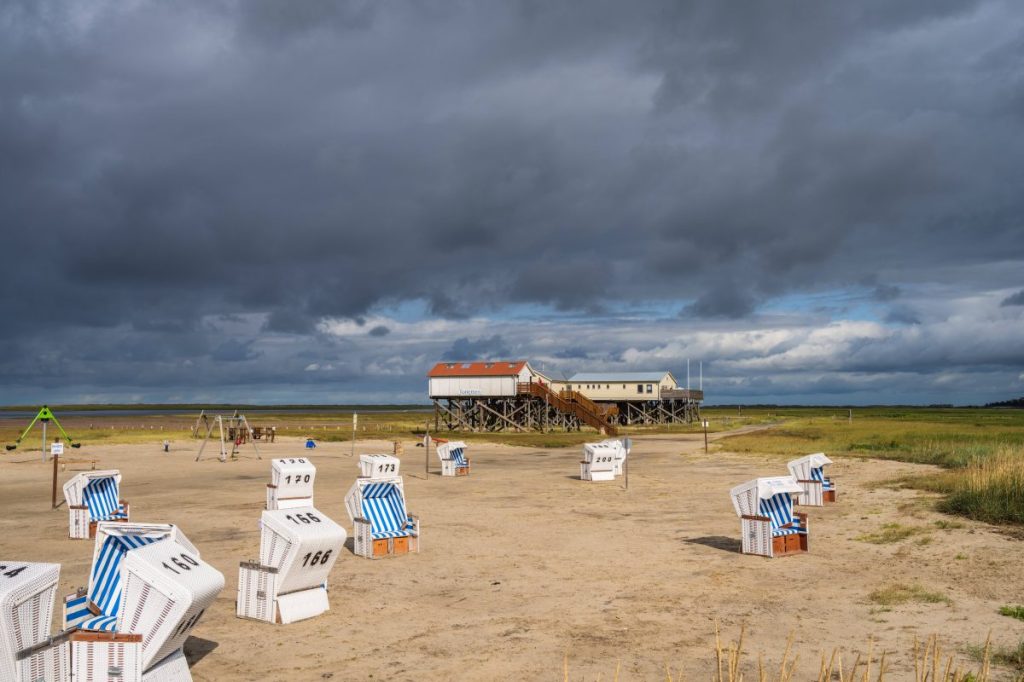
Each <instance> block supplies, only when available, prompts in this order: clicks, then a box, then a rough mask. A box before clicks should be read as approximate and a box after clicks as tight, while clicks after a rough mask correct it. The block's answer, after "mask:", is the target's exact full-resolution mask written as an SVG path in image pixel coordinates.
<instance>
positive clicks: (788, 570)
mask: <svg viewBox="0 0 1024 682" xmlns="http://www.w3.org/2000/svg"><path fill="white" fill-rule="evenodd" d="M404 446H405V454H404V455H403V457H402V462H403V465H402V466H403V473H404V475H405V484H406V494H407V498H408V507H409V510H410V512H412V513H414V514H418V515H419V516H420V518H421V521H422V540H421V541H422V551H421V553H420V554H417V555H409V556H404V557H398V558H393V559H387V560H381V561H370V560H367V559H362V558H359V557H356V556H355V555H353V554H352V553H351V538H350V539H349V541H348V546H347V549H346V551H345V553H344V555H343V556H342V557H341V558H340V559H339V561H338V563H337V565H336V566H335V568H334V571H333V573H332V575H331V577H330V580H329V590H330V600H331V609H330V611H329V612H328V613H326V614H324V615H323V616H321V617H318V618H315V619H312V620H308V621H304V622H300V623H296V624H293V625H289V626H275V625H270V624H265V623H259V622H253V621H247V620H240V619H238V618H236V617H235V615H234V613H235V611H234V601H235V590H236V585H237V579H238V563H239V561H242V560H246V559H250V558H253V557H255V556H256V555H257V553H258V548H259V532H258V522H259V517H260V512H261V510H262V508H263V505H264V499H265V495H264V485H265V483H267V482H268V481H269V470H270V462H269V460H270V459H271V458H273V457H282V456H294V455H298V454H308V453H306V452H305V451H304V450H303V449H302V441H299V440H297V439H296V440H292V439H278V442H276V443H274V444H263V445H261V446H260V449H261V452H262V457H263V459H262V461H261V460H258V459H256V458H255V453H254V451H253V450H252V448H251V447H244V448H243V450H242V457H241V458H239V459H238V460H237V461H229V462H227V463H221V462H219V461H218V460H217V459H216V454H215V453H211V452H209V451H208V452H207V453H206V456H207V457H206V459H204V460H203V461H201V462H198V463H197V462H194V461H193V460H194V458H195V453H196V450H197V448H198V442H197V441H190V440H177V441H174V442H172V445H171V452H170V453H169V454H164V453H163V452H162V451H161V448H160V445H159V443H152V444H143V445H108V446H102V447H100V446H88V445H87V446H84V447H83V448H82V449H80V450H74V451H70V452H69V457H68V458H67V459H68V461H67V462H66V463H65V464H64V468H65V469H64V471H62V472H61V477H60V482H61V483H63V481H65V480H67V479H68V478H70V477H71V476H72V475H73V474H74V472H75V471H78V470H83V469H88V468H90V467H92V466H93V463H95V468H97V469H99V468H117V469H120V470H121V472H122V473H123V476H124V481H123V484H122V497H124V498H125V499H127V500H128V501H129V502H130V503H131V511H132V520H134V521H151V522H173V523H176V524H178V525H179V526H180V527H181V528H182V529H183V531H184V532H185V533H186V534H187V535H188V537H189V538H190V539H191V540H192V542H193V543H195V545H196V546H197V547H198V548H199V550H200V552H201V553H202V556H203V558H204V559H205V560H206V561H208V562H209V563H211V564H212V565H213V566H215V567H216V568H218V569H219V570H220V571H222V572H223V573H224V576H225V579H226V583H227V584H226V586H225V589H224V591H223V592H222V593H221V595H220V597H219V598H218V600H217V602H216V604H215V606H214V607H213V608H212V609H210V610H209V612H208V613H207V614H206V616H205V618H204V619H203V621H202V622H201V623H200V624H199V626H198V627H197V628H196V630H195V635H196V636H195V637H193V638H192V639H191V640H190V641H189V644H188V645H187V646H186V652H187V654H188V655H189V658H190V660H191V661H192V662H193V668H192V674H193V676H194V678H195V679H196V680H197V681H200V680H201V681H213V680H220V681H230V680H255V679H267V680H320V679H335V680H363V679H392V680H504V679H524V680H539V679H548V680H555V679H559V680H560V679H562V676H563V665H564V663H565V661H566V660H567V661H568V669H569V674H570V678H571V679H574V680H578V679H586V680H594V679H597V678H598V676H599V675H600V676H601V679H605V680H609V679H612V676H613V675H614V672H615V669H616V665H617V664H620V665H621V671H620V679H621V680H640V679H656V678H660V679H665V671H666V665H667V666H669V667H670V669H671V670H672V671H673V674H674V671H679V670H681V671H683V672H684V673H685V674H686V676H687V677H688V678H693V679H707V678H708V675H709V673H710V671H711V670H712V668H713V665H714V627H715V622H716V620H717V621H718V622H719V623H720V625H721V628H722V632H723V636H724V637H727V638H730V639H732V638H735V637H736V636H737V635H738V634H739V629H740V626H741V624H743V623H745V624H746V626H747V628H746V644H745V647H744V648H745V650H746V651H748V652H750V656H748V658H747V660H746V665H747V666H749V669H751V670H753V669H754V666H756V660H757V654H758V653H763V655H764V658H765V661H766V663H771V664H772V665H774V666H775V667H777V665H778V661H779V659H780V658H781V655H782V651H783V649H784V648H785V645H786V640H787V637H788V636H789V635H790V633H792V634H793V637H794V644H793V651H794V652H795V653H797V654H799V655H800V664H799V668H798V670H800V671H802V672H803V675H800V674H798V675H797V678H798V679H806V678H807V677H812V676H814V675H816V674H817V668H818V662H819V660H820V656H821V652H822V651H825V652H828V653H831V651H832V649H833V648H835V647H840V648H842V649H843V651H844V652H852V651H866V650H867V646H868V641H869V638H872V637H873V638H874V640H875V644H874V651H875V655H876V656H877V655H878V653H880V651H881V650H883V649H884V650H886V651H888V652H890V653H889V654H888V662H889V665H890V666H891V668H890V669H891V674H892V677H891V679H911V678H912V674H913V673H912V660H911V656H910V649H911V647H912V642H913V639H914V637H915V636H916V637H917V638H919V639H923V638H925V637H927V636H928V635H930V634H933V633H934V634H938V635H939V636H940V637H941V638H942V642H943V646H944V648H945V649H946V650H947V652H948V653H951V654H957V655H959V656H960V657H961V658H965V655H964V654H963V653H962V652H963V651H964V649H965V647H967V646H968V645H980V644H982V643H983V642H984V641H985V638H986V636H987V635H988V633H989V631H992V633H993V639H994V640H995V641H996V642H999V643H1002V644H1006V645H1010V644H1015V643H1016V642H1017V641H1019V639H1020V638H1021V637H1022V636H1024V623H1022V622H1019V621H1014V620H1012V619H1008V618H1005V617H1003V616H1000V615H999V614H998V613H997V609H998V608H999V606H1001V605H1003V604H1007V603H1020V602H1022V601H1024V562H1022V561H1021V560H1020V557H1021V555H1022V552H1021V542H1020V540H1017V539H1014V538H1012V537H1011V536H1009V535H1007V534H1005V533H1002V532H1000V531H999V530H998V529H995V528H993V527H990V526H986V525H983V524H977V523H972V522H969V521H964V520H961V519H953V518H952V517H946V516H943V515H941V514H938V513H936V512H934V511H931V509H930V505H929V504H927V502H928V499H929V498H928V495H927V494H926V493H921V492H917V491H912V490H900V489H894V488H892V487H889V486H887V485H884V483H885V482H887V481H891V480H893V479H894V478H896V477H898V476H900V475H902V474H906V473H912V472H919V471H923V470H926V468H925V467H921V466H917V465H911V464H902V463H896V462H885V461H875V460H866V459H865V460H861V459H841V460H839V461H837V462H836V464H835V465H834V466H833V467H832V472H831V473H832V475H833V477H834V478H835V479H836V480H837V481H838V485H839V502H838V504H835V505H832V506H829V507H825V508H811V509H810V510H809V513H810V528H811V539H810V543H811V546H810V548H811V551H810V553H809V554H806V555H801V556H796V557H786V558H781V559H776V560H767V559H763V558H760V557H753V556H743V555H741V554H739V551H738V550H739V521H738V519H737V518H736V515H735V513H734V511H733V508H732V505H731V502H730V498H729V495H728V491H729V489H730V488H731V487H732V486H733V485H736V484H738V483H741V482H743V481H745V480H747V479H749V478H752V477H754V476H757V475H775V474H784V473H786V469H785V461H786V458H779V457H776V456H752V455H738V454H732V453H728V452H719V453H716V452H712V453H711V454H704V452H703V440H702V438H701V437H700V436H672V437H669V436H650V437H640V438H636V439H635V443H634V449H633V455H632V457H631V461H630V465H631V466H630V471H629V489H628V490H625V489H624V485H623V481H622V480H621V479H620V480H617V481H616V482H614V483H586V482H581V481H580V480H579V479H578V469H579V468H578V460H579V457H580V453H579V449H578V448H566V449H551V450H545V449H537V448H519V447H508V446H501V445H483V444H479V445H471V447H470V453H469V454H470V456H471V457H472V462H473V472H472V475H471V476H470V477H468V478H459V479H452V478H441V477H440V476H439V475H438V469H439V466H438V463H437V461H436V459H433V460H432V461H431V462H430V467H431V470H432V473H431V474H430V475H429V476H426V475H425V474H424V450H423V449H422V448H417V447H415V443H414V442H411V441H410V442H406V443H404ZM350 447H351V446H350V445H349V444H348V443H327V444H323V445H321V447H319V448H318V449H316V450H315V451H313V453H312V455H311V458H312V459H313V461H314V462H315V464H316V465H317V468H318V472H317V486H316V502H317V503H316V507H317V508H318V509H319V510H320V511H321V512H323V513H324V514H326V515H328V516H330V517H331V518H333V519H334V520H336V521H338V522H339V523H341V524H342V525H344V526H345V527H346V528H347V529H348V531H349V534H350V535H351V530H352V528H351V523H350V521H349V519H348V516H347V514H346V513H345V511H344V505H343V497H344V494H345V492H346V491H347V489H348V487H349V486H350V485H351V483H352V480H353V479H354V477H355V476H356V474H357V466H356V463H355V461H353V459H352V458H351V456H350V454H349V453H350ZM390 449H391V446H390V443H389V442H386V441H360V442H358V444H357V447H356V452H357V453H372V452H388V451H390ZM796 454H802V453H794V455H796ZM0 475H2V477H3V487H2V495H0V557H3V558H10V559H22V560H31V561H48V562H59V563H61V564H62V571H61V593H65V592H70V591H72V590H73V589H75V588H76V587H78V586H81V585H84V584H86V582H87V570H88V566H89V561H90V559H91V553H92V542H91V541H83V540H70V539H68V538H67V524H68V518H67V510H66V508H65V507H63V506H61V508H60V509H58V510H56V511H51V510H50V480H51V465H50V464H49V463H46V464H44V463H42V462H40V456H39V453H38V452H34V453H33V452H25V451H18V452H16V453H14V454H13V455H5V456H4V457H3V459H2V460H0ZM943 520H945V521H950V522H952V523H950V524H949V525H950V527H948V528H940V527H939V525H937V524H936V522H937V521H943ZM892 522H899V523H901V524H904V525H908V526H913V527H918V528H920V530H921V532H920V533H918V534H916V535H915V536H913V537H911V538H908V539H906V540H903V541H899V542H894V543H890V544H877V545H876V544H869V543H866V542H864V541H862V540H858V539H857V538H858V537H859V536H862V535H864V534H865V533H872V532H877V531H878V530H879V529H880V528H881V527H882V526H883V525H884V524H886V523H892ZM922 538H929V539H928V540H922ZM896 582H901V583H905V584H918V585H920V586H922V587H923V588H925V589H927V590H931V591H935V592H939V593H942V594H943V595H946V596H947V597H948V598H949V600H950V603H948V604H947V603H930V604H926V603H908V604H902V605H893V606H891V607H884V608H883V607H880V606H879V605H878V604H876V603H873V602H872V601H871V600H870V599H869V598H868V595H869V594H870V593H871V592H872V591H874V590H876V589H878V588H881V587H885V586H888V585H891V584H893V583H896ZM57 610H58V611H59V608H58V609H57ZM55 617H59V613H58V614H55ZM56 626H57V623H55V627H56ZM965 660H966V658H965ZM850 662H852V658H850Z"/></svg>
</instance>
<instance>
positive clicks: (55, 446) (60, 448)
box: [50, 443, 64, 457]
mask: <svg viewBox="0 0 1024 682" xmlns="http://www.w3.org/2000/svg"><path fill="white" fill-rule="evenodd" d="M50 454H51V455H53V456H54V457H57V456H59V455H63V454H64V443H50Z"/></svg>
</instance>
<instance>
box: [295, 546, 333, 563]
mask: <svg viewBox="0 0 1024 682" xmlns="http://www.w3.org/2000/svg"><path fill="white" fill-rule="evenodd" d="M333 551H334V550H332V549H329V550H327V551H326V552H317V553H316V554H313V553H312V552H306V556H305V557H303V559H302V565H303V567H305V566H316V565H318V564H320V565H322V564H326V563H327V561H328V560H329V559H330V558H331V552H333ZM321 555H322V556H321Z"/></svg>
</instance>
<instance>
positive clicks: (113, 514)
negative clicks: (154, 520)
mask: <svg viewBox="0 0 1024 682" xmlns="http://www.w3.org/2000/svg"><path fill="white" fill-rule="evenodd" d="M120 493H121V472H120V471H118V470H117V469H110V470H108V471H83V472H82V473H79V474H76V475H75V476H73V477H72V478H71V480H69V481H68V482H67V483H65V484H64V499H65V501H67V504H68V514H69V516H70V535H71V537H72V538H75V539H79V540H87V539H89V538H92V537H95V535H96V524H97V523H99V522H101V521H127V520H128V511H129V509H128V503H127V502H125V501H124V500H122V499H120V498H121V494H120Z"/></svg>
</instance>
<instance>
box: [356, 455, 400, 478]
mask: <svg viewBox="0 0 1024 682" xmlns="http://www.w3.org/2000/svg"><path fill="white" fill-rule="evenodd" d="M401 466H402V461H401V460H400V459H398V458H397V457H395V456H394V455H359V475H360V476H362V477H364V478H392V477H394V476H398V474H399V471H400V470H401Z"/></svg>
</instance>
